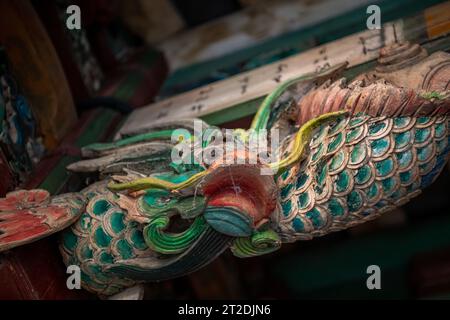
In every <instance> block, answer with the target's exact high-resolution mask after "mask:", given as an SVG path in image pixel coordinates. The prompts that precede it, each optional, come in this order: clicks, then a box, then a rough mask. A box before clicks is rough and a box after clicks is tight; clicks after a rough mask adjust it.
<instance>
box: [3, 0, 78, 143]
mask: <svg viewBox="0 0 450 320" xmlns="http://www.w3.org/2000/svg"><path fill="white" fill-rule="evenodd" d="M0 41H1V42H2V44H3V46H4V47H5V48H6V52H7V55H8V58H9V60H10V62H11V68H12V70H13V73H14V75H15V76H16V78H17V80H18V82H19V84H20V86H21V87H22V88H23V91H24V94H25V96H26V97H27V98H28V99H29V101H30V105H31V108H32V110H33V112H34V113H35V115H36V117H37V119H38V122H39V127H40V130H41V133H42V135H43V136H44V143H45V145H46V147H47V148H49V149H53V148H54V147H55V146H56V145H57V143H58V142H59V141H60V140H61V138H62V137H63V136H64V135H65V134H66V133H68V132H69V130H70V129H71V128H72V127H73V125H74V124H75V121H76V119H77V116H76V111H75V107H74V104H73V100H72V95H71V93H70V90H69V87H68V83H67V79H66V76H65V75H64V72H63V69H62V67H61V64H60V61H59V60H58V57H57V54H56V52H55V49H54V47H53V45H52V43H51V41H50V39H49V37H48V35H47V33H46V31H45V29H44V27H43V25H42V23H41V21H40V20H39V17H38V16H37V14H36V12H35V11H34V9H33V7H32V5H31V4H30V2H29V1H8V0H5V1H0Z"/></svg>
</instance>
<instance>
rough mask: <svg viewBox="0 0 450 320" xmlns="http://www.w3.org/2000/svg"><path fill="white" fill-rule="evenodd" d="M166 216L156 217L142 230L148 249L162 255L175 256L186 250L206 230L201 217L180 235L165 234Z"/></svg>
mask: <svg viewBox="0 0 450 320" xmlns="http://www.w3.org/2000/svg"><path fill="white" fill-rule="evenodd" d="M169 222H170V218H169V217H168V216H158V217H156V218H155V219H153V220H152V221H151V222H150V223H149V225H147V226H146V227H145V228H144V240H145V243H147V245H148V246H149V248H150V249H152V250H154V251H156V252H159V253H162V254H177V253H181V252H183V251H185V250H186V249H188V248H189V247H190V246H191V245H192V243H193V242H194V241H195V240H196V239H198V237H199V236H200V235H201V234H202V233H203V231H204V230H205V229H206V227H207V224H206V222H205V219H204V218H203V217H197V218H196V219H195V220H194V222H193V223H192V224H191V225H190V226H189V228H188V229H187V230H185V231H183V232H180V233H166V232H164V230H165V229H166V228H167V226H168V225H169Z"/></svg>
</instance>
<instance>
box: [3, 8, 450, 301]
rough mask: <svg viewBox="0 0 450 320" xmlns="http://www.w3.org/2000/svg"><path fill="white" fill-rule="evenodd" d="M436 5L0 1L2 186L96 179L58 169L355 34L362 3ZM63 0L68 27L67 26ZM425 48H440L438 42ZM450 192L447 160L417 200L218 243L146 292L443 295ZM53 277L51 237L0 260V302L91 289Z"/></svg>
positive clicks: (78, 295) (414, 11)
mask: <svg viewBox="0 0 450 320" xmlns="http://www.w3.org/2000/svg"><path fill="white" fill-rule="evenodd" d="M442 3H444V1H437V0H436V1H431V0H430V1H424V0H417V1H416V0H396V1H388V0H385V1H366V0H297V1H294V0H292V1H288V0H270V1H268V0H214V1H210V0H131V1H130V0H127V1H125V0H122V1H120V0H78V1H77V0H31V1H28V0H27V1H25V0H24V1H9V0H0V82H1V91H0V94H1V96H0V98H1V99H0V117H1V118H2V121H1V123H2V126H1V128H0V131H1V133H0V157H1V159H0V176H1V177H2V179H1V180H0V193H1V195H2V196H3V195H4V194H5V193H6V192H8V191H10V190H13V189H15V188H17V187H25V188H37V187H39V188H45V189H47V190H49V191H50V192H51V193H53V194H57V193H61V192H66V191H77V190H80V189H81V188H82V187H83V186H84V185H86V184H87V183H89V182H90V181H93V179H95V177H90V176H79V175H77V176H75V175H72V174H69V173H68V172H66V171H65V166H66V165H67V164H69V163H71V162H73V161H75V160H77V159H79V157H80V147H82V146H83V145H86V144H88V143H92V142H99V141H108V140H111V139H112V137H113V136H114V134H115V132H117V130H118V129H119V128H120V126H121V124H122V123H123V122H124V120H125V119H126V117H127V114H129V113H130V112H132V111H133V110H134V109H136V108H140V107H142V106H146V105H149V104H150V103H152V102H154V101H157V100H160V99H163V98H164V97H169V96H172V95H174V94H178V93H182V92H186V91H188V90H191V89H194V88H197V87H200V86H202V85H205V84H209V83H212V82H214V81H218V80H222V79H226V78H228V77H231V76H233V75H236V74H238V73H241V72H245V71H249V70H254V69H256V68H258V67H261V66H264V65H266V64H269V63H273V62H276V61H278V60H280V59H283V58H286V57H289V56H293V55H295V54H298V53H301V52H304V51H306V50H308V49H311V48H314V47H316V46H318V45H321V44H324V43H328V42H331V41H334V40H337V39H340V38H342V37H345V36H348V35H351V34H354V33H356V32H360V31H364V30H366V19H367V16H368V15H367V13H366V8H367V6H368V5H369V4H377V5H378V6H379V7H380V8H381V20H382V21H381V22H382V23H385V22H389V21H393V20H396V19H405V21H406V22H407V23H409V25H406V27H405V28H407V29H408V28H409V29H411V30H414V28H417V27H418V26H420V25H423V24H426V18H424V16H426V15H424V13H423V12H424V10H426V9H427V8H430V7H433V6H435V5H438V4H442ZM72 4H76V5H78V6H79V7H80V9H81V29H80V30H78V29H74V30H69V29H68V28H67V26H66V20H67V17H68V16H69V15H68V14H67V12H66V9H67V7H68V6H69V5H72ZM445 8H449V6H448V3H447V7H445ZM449 11H450V10H448V11H447V12H449ZM444 28H447V29H446V30H450V19H448V20H447V21H446V22H445V23H444ZM424 46H425V47H426V48H427V49H429V50H431V51H436V50H445V51H449V50H450V41H449V39H448V37H441V38H440V39H438V40H434V41H432V42H425V44H424ZM374 63H375V62H371V63H368V64H366V65H364V66H362V67H360V68H359V69H358V71H359V72H361V71H364V70H366V69H369V68H371V67H373V66H374ZM355 72H356V71H354V73H355ZM251 110H253V111H254V110H255V109H254V108H253V109H251ZM251 117H252V114H249V113H245V112H242V113H239V112H237V114H236V112H235V114H234V115H233V116H232V117H230V116H226V115H224V116H223V118H221V119H222V121H219V122H218V123H215V124H219V125H220V126H222V127H227V128H237V127H243V128H245V127H248V125H249V124H250V120H251ZM205 120H206V121H208V118H207V117H206V118H205ZM449 190H450V169H449V167H448V166H447V168H446V169H445V170H444V172H443V173H442V175H441V176H440V177H439V179H438V180H437V181H436V183H434V184H433V185H432V186H431V187H430V188H429V189H427V190H425V191H424V192H423V194H422V195H421V196H419V197H418V198H415V199H414V200H413V201H411V202H410V203H408V204H407V205H405V206H403V207H401V208H399V209H397V210H395V211H394V212H390V213H389V214H386V215H385V216H383V217H381V218H380V219H378V220H376V221H373V222H370V223H366V224H364V225H361V226H359V227H355V228H352V229H350V230H347V231H342V232H338V233H334V234H330V235H328V236H325V237H322V238H318V239H315V240H313V241H304V242H297V243H294V244H285V245H283V247H282V248H281V249H280V250H279V251H277V252H275V253H272V254H269V255H266V256H262V257H257V258H252V259H239V258H235V257H234V256H232V254H231V253H230V252H225V253H224V254H223V255H222V256H221V257H219V258H218V259H217V260H216V261H214V262H213V263H211V264H210V265H208V266H207V267H205V268H203V269H201V270H199V271H197V272H195V273H193V274H191V275H189V276H185V277H182V278H179V279H175V280H171V281H165V282H162V283H156V284H147V285H146V287H145V299H247V298H250V299H282V298H301V299H315V298H323V299H333V298H337V299H358V298H370V299H381V298H393V299H404V298H421V299H427V298H450V191H449ZM369 265H378V266H380V268H381V285H382V289H381V290H368V289H367V287H366V279H367V278H368V276H369V275H368V274H367V273H366V269H367V267H368V266H369ZM65 279H66V274H65V267H64V265H63V263H62V259H61V258H60V256H59V253H58V250H57V239H56V236H52V237H50V238H48V239H44V240H40V241H38V242H36V243H33V244H32V245H28V246H25V247H20V248H16V249H14V250H10V251H8V252H6V253H4V254H1V255H0V298H1V299H95V298H96V297H94V296H92V295H90V294H89V293H87V292H84V291H83V290H80V291H69V290H67V288H66V287H65V283H66V281H65Z"/></svg>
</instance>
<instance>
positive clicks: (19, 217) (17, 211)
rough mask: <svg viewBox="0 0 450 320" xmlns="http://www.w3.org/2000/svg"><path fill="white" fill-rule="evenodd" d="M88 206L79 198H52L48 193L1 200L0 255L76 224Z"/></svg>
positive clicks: (21, 193) (22, 192)
mask: <svg viewBox="0 0 450 320" xmlns="http://www.w3.org/2000/svg"><path fill="white" fill-rule="evenodd" d="M84 205H85V202H84V199H83V197H82V196H80V195H78V194H65V195H62V196H56V197H50V195H49V193H48V192H47V191H45V190H19V191H14V192H10V193H8V194H7V195H6V197H5V198H1V199H0V251H4V250H7V249H10V248H14V247H17V246H19V245H23V244H26V243H30V242H33V241H36V240H38V239H41V238H44V237H46V236H48V235H50V234H53V233H55V232H57V231H60V230H62V229H64V228H66V227H68V226H69V225H71V224H72V223H73V222H75V221H76V220H77V219H78V217H79V215H80V214H81V212H82V210H83V208H84Z"/></svg>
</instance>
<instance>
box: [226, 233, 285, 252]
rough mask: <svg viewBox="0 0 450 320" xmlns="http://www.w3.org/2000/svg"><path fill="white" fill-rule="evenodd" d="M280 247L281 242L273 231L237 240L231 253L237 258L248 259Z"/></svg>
mask: <svg viewBox="0 0 450 320" xmlns="http://www.w3.org/2000/svg"><path fill="white" fill-rule="evenodd" d="M280 247H281V240H280V237H279V236H278V234H277V233H276V232H275V231H273V230H265V231H261V232H256V233H254V234H253V235H252V236H251V237H247V238H237V239H235V240H234V242H233V245H232V247H231V252H233V254H234V255H235V256H236V257H238V258H248V257H254V256H259V255H263V254H267V253H270V252H273V251H275V250H277V249H279V248H280Z"/></svg>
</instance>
